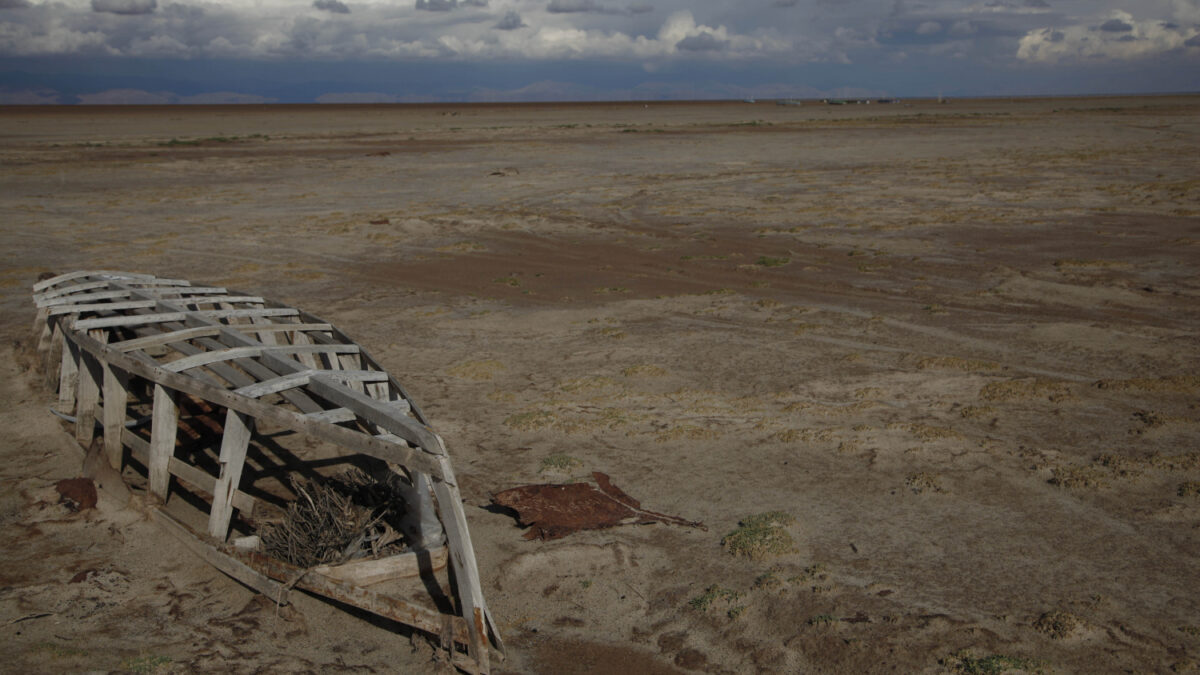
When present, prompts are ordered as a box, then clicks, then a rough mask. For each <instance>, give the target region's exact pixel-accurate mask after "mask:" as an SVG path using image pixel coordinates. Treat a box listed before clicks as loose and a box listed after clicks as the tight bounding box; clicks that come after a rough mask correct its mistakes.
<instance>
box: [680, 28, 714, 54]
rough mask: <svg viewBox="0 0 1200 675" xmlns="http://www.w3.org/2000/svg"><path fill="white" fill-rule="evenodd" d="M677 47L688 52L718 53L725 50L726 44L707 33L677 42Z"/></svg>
mask: <svg viewBox="0 0 1200 675" xmlns="http://www.w3.org/2000/svg"><path fill="white" fill-rule="evenodd" d="M675 47H676V48H677V49H682V50H684V51H687V52H718V51H721V50H722V49H724V48H725V43H724V42H722V41H721V40H718V39H717V37H716V36H715V35H713V34H712V33H708V32H705V33H699V34H696V35H690V36H688V37H685V38H684V39H682V40H680V41H679V42H676V43H675Z"/></svg>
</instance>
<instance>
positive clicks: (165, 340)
mask: <svg viewBox="0 0 1200 675" xmlns="http://www.w3.org/2000/svg"><path fill="white" fill-rule="evenodd" d="M329 328H330V326H329V324H327V323H264V324H256V325H250V326H240V327H239V329H240V330H241V331H242V332H245V333H259V334H265V333H284V332H289V331H309V330H312V331H324V330H329ZM221 330H223V326H196V327H193V328H183V329H180V330H173V331H169V332H166V333H159V334H157V335H146V336H144V337H138V338H132V339H130V340H123V341H121V342H114V343H113V344H112V346H113V348H114V349H118V350H120V351H123V352H131V351H133V350H135V349H149V348H151V347H161V346H164V345H169V344H172V343H175V342H183V341H184V340H192V339H195V338H201V337H214V336H216V335H220V333H221Z"/></svg>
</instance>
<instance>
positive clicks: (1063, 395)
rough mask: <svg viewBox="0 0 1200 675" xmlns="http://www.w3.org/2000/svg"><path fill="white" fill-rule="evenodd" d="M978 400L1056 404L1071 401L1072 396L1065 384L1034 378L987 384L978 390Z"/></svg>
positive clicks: (1058, 381) (1059, 381) (1067, 385)
mask: <svg viewBox="0 0 1200 675" xmlns="http://www.w3.org/2000/svg"><path fill="white" fill-rule="evenodd" d="M979 398H980V399H982V400H984V401H996V402H1012V401H1032V400H1035V399H1047V400H1050V401H1055V402H1058V401H1065V400H1070V399H1073V398H1074V395H1073V394H1072V393H1071V387H1070V385H1069V384H1068V383H1067V382H1063V381H1061V380H1049V379H1044V378H1038V377H1034V378H1022V379H1017V380H999V381H996V382H989V383H988V384H985V385H983V387H982V388H981V389H980V390H979Z"/></svg>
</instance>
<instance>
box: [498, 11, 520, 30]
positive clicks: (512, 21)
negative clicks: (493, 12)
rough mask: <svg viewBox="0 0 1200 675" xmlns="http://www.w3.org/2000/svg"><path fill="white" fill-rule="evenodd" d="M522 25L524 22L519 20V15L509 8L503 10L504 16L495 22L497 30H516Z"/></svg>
mask: <svg viewBox="0 0 1200 675" xmlns="http://www.w3.org/2000/svg"><path fill="white" fill-rule="evenodd" d="M524 27H525V22H524V21H522V20H521V15H520V14H517V13H516V12H514V11H512V10H511V9H510V10H509V11H508V12H505V14H504V17H503V18H501V19H500V21H499V22H498V23H497V24H496V29H497V30H516V29H518V28H524Z"/></svg>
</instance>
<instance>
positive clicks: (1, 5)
mask: <svg viewBox="0 0 1200 675" xmlns="http://www.w3.org/2000/svg"><path fill="white" fill-rule="evenodd" d="M26 7H29V0H0V9H25V8H26Z"/></svg>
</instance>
